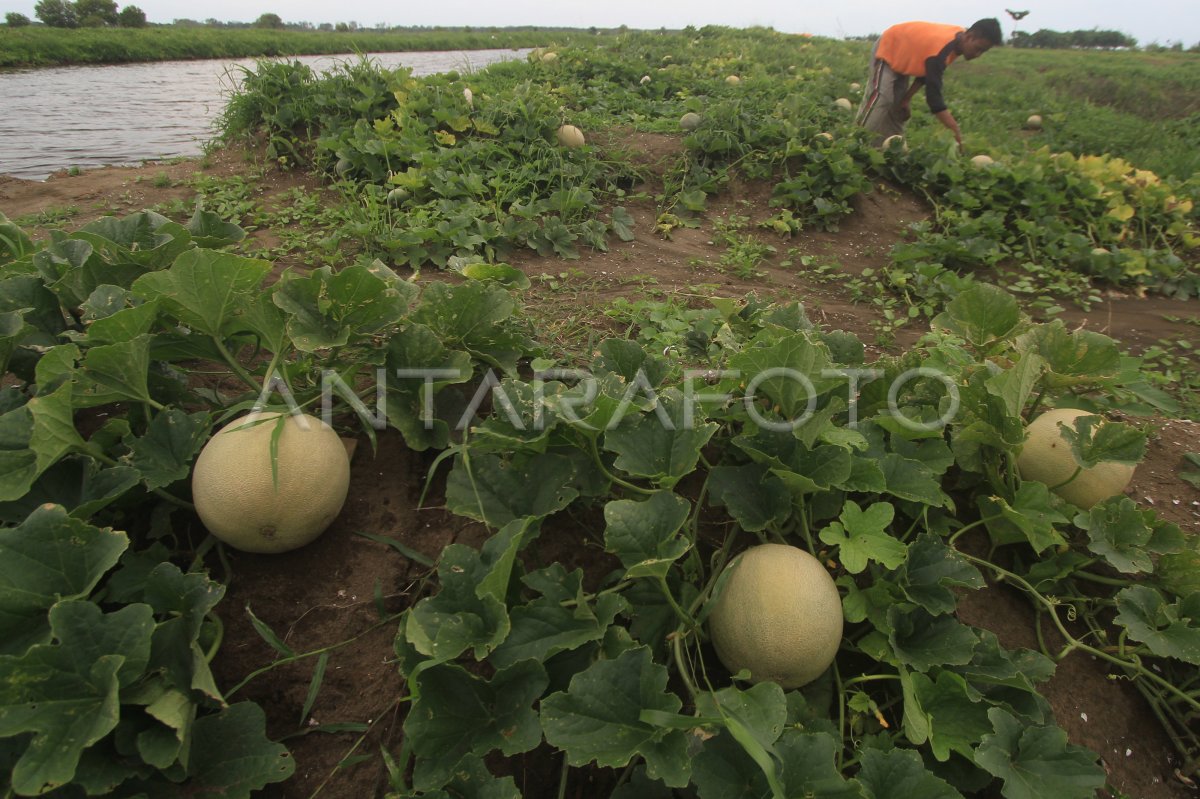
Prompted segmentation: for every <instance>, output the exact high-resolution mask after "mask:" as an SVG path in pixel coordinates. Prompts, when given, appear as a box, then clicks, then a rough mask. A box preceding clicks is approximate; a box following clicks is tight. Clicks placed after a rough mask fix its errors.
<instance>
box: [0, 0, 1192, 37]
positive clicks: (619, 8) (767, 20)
mask: <svg viewBox="0 0 1200 799" xmlns="http://www.w3.org/2000/svg"><path fill="white" fill-rule="evenodd" d="M127 5H134V6H137V7H138V8H140V9H142V11H144V12H145V14H146V19H147V22H149V23H151V24H156V25H169V24H171V23H173V22H176V21H182V20H190V21H195V22H200V23H203V22H206V21H208V20H216V21H218V22H221V23H224V24H250V23H253V22H254V21H255V20H257V19H258V18H259V17H260V16H262V15H263V14H268V13H273V14H277V15H278V16H279V17H280V18H281V19H282V20H283V21H284V22H285V23H286V24H293V25H296V24H304V23H307V24H310V25H312V26H314V27H317V26H319V25H322V24H332V25H336V24H337V23H347V24H351V23H353V24H355V25H357V26H358V27H359V28H363V29H367V30H370V29H374V28H377V27H381V26H382V27H385V28H392V27H447V28H462V27H479V28H511V27H537V28H569V29H577V30H587V29H588V28H593V27H595V28H604V29H610V28H619V27H621V26H622V25H625V26H627V27H629V28H631V29H635V30H659V29H662V28H667V29H670V30H680V29H683V28H686V27H688V26H694V27H704V26H705V25H720V26H725V27H731V28H750V27H769V28H773V29H775V30H777V31H780V32H783V33H811V34H813V35H817V36H825V37H830V38H837V39H844V38H850V37H866V36H871V35H875V34H879V33H881V32H882V31H883V30H884V29H885V28H887V27H888V26H889V25H891V24H894V23H896V22H903V21H906V20H909V19H928V20H936V21H945V22H953V23H956V24H960V25H964V26H966V25H970V24H971V23H972V22H974V21H975V20H976V19H981V18H985V17H995V18H996V19H998V20H999V21H1000V24H1001V27H1002V29H1003V31H1004V36H1005V39H1009V38H1011V36H1012V34H1013V32H1014V31H1020V32H1022V33H1027V34H1030V33H1035V32H1037V31H1038V30H1054V31H1060V32H1068V31H1076V30H1094V29H1098V30H1113V31H1118V32H1120V33H1123V34H1125V35H1127V36H1131V37H1133V38H1134V39H1136V40H1137V43H1138V44H1139V45H1143V46H1144V45H1154V44H1159V45H1163V46H1170V45H1171V44H1173V43H1176V42H1178V43H1181V44H1182V45H1184V46H1185V47H1187V46H1190V45H1194V44H1200V11H1197V10H1196V7H1195V5H1194V3H1186V4H1185V3H1184V2H1182V0H1160V2H1151V3H1143V4H1140V5H1138V6H1136V7H1135V6H1130V5H1128V4H1125V3H1117V2H1112V1H1110V0H1102V1H1097V2H1091V3H1086V4H1085V3H1083V2H1079V1H1078V0H1060V1H1059V2H1049V3H1048V2H1040V3H1033V2H1028V1H1023V2H1020V3H1017V4H1016V9H1017V10H1021V11H1028V12H1029V13H1028V16H1026V17H1024V18H1023V19H1021V20H1020V21H1016V20H1014V19H1013V18H1012V16H1011V15H1010V14H1009V13H1006V11H1007V8H1008V7H1011V6H1012V5H1013V4H1011V3H1010V4H1007V5H1004V4H993V3H984V2H979V1H978V0H968V1H967V2H950V0H924V2H918V3H915V4H913V5H912V6H911V7H910V8H909V10H907V11H905V12H903V13H902V14H896V13H889V10H888V9H887V8H886V7H883V6H881V5H880V4H878V3H868V2H863V0H847V2H844V3H841V4H838V5H837V6H836V7H820V8H797V7H795V6H792V5H785V4H780V3H774V2H763V1H762V0H750V2H744V3H741V4H739V5H737V6H736V7H732V8H731V7H729V6H726V5H724V4H717V3H715V2H713V1H712V0H695V2H689V3H684V2H681V1H680V0H666V1H665V2H660V3H656V4H645V3H639V2H630V0H612V2H609V3H606V4H604V5H603V6H600V5H597V6H586V5H585V6H582V7H581V6H579V5H576V6H572V7H570V8H566V7H562V6H560V5H557V4H551V3H546V2H543V1H542V0H514V1H513V2H510V3H508V4H505V5H504V6H502V7H499V6H486V7H480V6H478V4H473V3H467V2H463V0H445V2H442V3H439V4H437V5H436V6H428V7H418V8H410V9H404V10H399V9H397V8H396V7H395V6H394V5H392V4H387V3H382V2H379V0H346V2H343V3H339V4H337V5H336V6H333V5H331V4H328V3H324V2H319V1H318V0H298V1H296V2H289V3H280V2H274V1H271V2H268V1H267V0H249V2H245V1H242V2H231V1H230V0H213V1H212V2H209V3H207V4H205V5H204V6H203V10H204V13H203V14H202V15H200V16H197V15H196V11H197V7H196V6H195V5H194V4H191V3H184V2H182V1H181V0H141V1H140V2H132V3H120V2H118V6H119V7H121V8H123V7H125V6H127ZM35 6H36V2H35V0H20V1H19V2H3V3H0V12H2V13H7V12H16V13H21V14H24V15H25V16H27V17H29V18H30V19H31V20H34V19H36V14H35V13H34V8H35ZM331 11H334V12H336V16H335V15H333V14H330V12H331ZM397 15H403V16H404V17H405V18H403V19H396V18H395V17H396V16H397Z"/></svg>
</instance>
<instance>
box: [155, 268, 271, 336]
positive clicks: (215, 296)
mask: <svg viewBox="0 0 1200 799" xmlns="http://www.w3.org/2000/svg"><path fill="white" fill-rule="evenodd" d="M270 271H271V263H270V262H269V261H262V260H259V259H256V258H243V257H241V256H238V255H231V254H228V253H220V252H215V251H213V250H189V251H188V252H185V253H183V254H182V255H180V256H179V257H178V258H176V259H175V262H174V263H173V264H172V265H171V268H170V269H167V270H164V271H161V272H151V273H150V274H147V275H143V276H142V277H140V278H138V280H137V281H136V282H135V283H134V284H133V293H134V294H136V295H137V296H139V297H141V298H142V299H145V300H154V299H157V300H159V305H160V307H162V308H163V309H164V310H165V311H166V312H167V313H169V314H171V315H172V316H174V317H176V318H177V319H178V320H179V321H180V322H182V323H183V324H185V325H187V326H188V327H190V328H192V329H194V330H196V331H197V332H199V333H202V334H204V335H206V336H212V337H214V338H224V337H225V336H226V335H227V334H228V333H232V332H236V331H238V330H240V329H242V328H243V327H244V326H243V325H242V324H241V322H240V321H239V317H240V316H242V315H243V314H244V313H245V312H246V308H247V306H248V305H249V304H250V303H251V302H252V301H254V299H255V298H256V297H258V295H259V287H260V286H261V285H262V282H263V280H264V279H265V278H266V276H267V274H269V273H270Z"/></svg>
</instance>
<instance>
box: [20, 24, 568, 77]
mask: <svg viewBox="0 0 1200 799" xmlns="http://www.w3.org/2000/svg"><path fill="white" fill-rule="evenodd" d="M578 33H579V34H580V35H583V33H582V32H578ZM556 35H557V36H564V35H570V34H567V33H564V32H562V31H552V30H537V29H512V28H498V29H488V28H476V29H472V30H463V29H430V30H425V31H408V32H380V31H372V30H359V31H354V32H341V33H338V32H333V33H325V32H318V31H288V30H261V29H238V28H203V27H168V26H160V27H149V28H137V29H132V28H129V29H124V28H72V29H67V28H49V27H41V26H27V27H21V28H9V27H7V26H0V68H4V67H38V66H53V65H61V64H121V63H128V62H134V61H168V60H174V59H187V58H255V57H259V56H262V57H271V56H285V55H320V54H327V53H329V54H332V53H355V52H363V53H367V52H407V51H416V50H483V49H490V48H496V47H537V46H539V45H543V44H545V43H546V42H547V41H548V40H549V39H550V38H551V37H554V36H556Z"/></svg>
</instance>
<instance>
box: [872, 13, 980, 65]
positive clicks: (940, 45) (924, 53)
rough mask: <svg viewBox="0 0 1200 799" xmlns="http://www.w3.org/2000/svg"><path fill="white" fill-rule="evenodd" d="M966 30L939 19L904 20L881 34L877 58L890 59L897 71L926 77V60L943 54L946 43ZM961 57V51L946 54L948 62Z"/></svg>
mask: <svg viewBox="0 0 1200 799" xmlns="http://www.w3.org/2000/svg"><path fill="white" fill-rule="evenodd" d="M964 30H966V29H965V28H960V27H959V26H958V25H942V24H939V23H937V22H901V23H900V24H899V25H893V26H892V27H890V28H888V29H887V30H885V31H884V32H883V35H882V36H880V37H879V44H878V46H877V47H876V48H875V57H876V58H878V59H880V60H882V61H884V62H886V63H887V65H888V66H889V67H891V68H892V70H893V71H894V72H897V73H899V74H901V75H910V76H912V77H914V78H923V77H925V61H926V59H929V58H933V57H936V56H938V55H939V54H941V52H942V50H944V49H945V47H946V45H948V44H950V43H951V42H952V41H954V37H955V36H957V35H958V34H960V33H962V32H963V31H964ZM957 56H958V53H955V52H951V53H950V54H949V55H948V56H947V57H946V64H949V63H950V62H951V61H953V60H954V59H955V58H956V57H957Z"/></svg>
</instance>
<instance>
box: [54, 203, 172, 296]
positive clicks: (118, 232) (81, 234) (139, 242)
mask: <svg viewBox="0 0 1200 799" xmlns="http://www.w3.org/2000/svg"><path fill="white" fill-rule="evenodd" d="M72 238H78V239H82V240H84V241H87V242H89V243H90V244H91V245H92V246H93V247H95V248H96V251H97V252H98V253H100V254H101V255H102V256H103V257H104V259H105V260H106V261H108V262H109V263H111V264H113V265H120V264H126V263H128V264H136V265H138V266H140V267H143V268H144V269H162V268H164V267H166V266H167V265H168V264H170V263H171V262H172V261H174V260H175V258H176V256H178V255H179V254H180V253H182V252H183V251H184V250H186V249H188V248H189V247H191V246H192V236H191V233H189V232H188V230H187V228H185V227H183V226H182V225H180V224H178V223H176V222H172V221H171V220H170V219H167V218H166V217H165V216H163V215H162V214H158V213H155V212H154V211H138V212H136V213H132V214H129V215H128V216H124V217H121V218H117V217H115V216H105V217H101V218H100V219H97V220H96V221H94V222H89V223H88V224H86V225H84V226H83V227H82V228H80V229H79V230H78V231H77V232H75V233H74V234H72ZM120 285H126V286H127V285H128V284H127V283H125V284H120Z"/></svg>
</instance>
